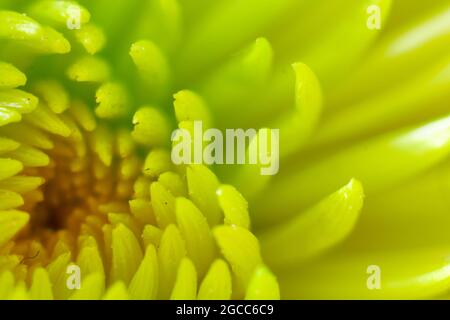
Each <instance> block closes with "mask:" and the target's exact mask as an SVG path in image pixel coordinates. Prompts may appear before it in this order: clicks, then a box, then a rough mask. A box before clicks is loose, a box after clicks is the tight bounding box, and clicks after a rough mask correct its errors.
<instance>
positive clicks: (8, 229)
mask: <svg viewBox="0 0 450 320" xmlns="http://www.w3.org/2000/svg"><path fill="white" fill-rule="evenodd" d="M29 219H30V216H29V215H28V213H26V212H22V211H16V210H10V211H0V247H1V246H3V245H4V244H5V243H7V242H8V241H9V240H11V239H12V238H13V237H14V236H15V235H16V234H17V233H18V232H19V231H20V230H21V229H22V228H23V227H24V226H25V225H26V224H27V223H28V221H29Z"/></svg>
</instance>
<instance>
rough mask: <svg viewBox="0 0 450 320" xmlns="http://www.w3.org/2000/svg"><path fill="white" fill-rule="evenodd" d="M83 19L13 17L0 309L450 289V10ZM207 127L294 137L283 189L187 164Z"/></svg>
mask: <svg viewBox="0 0 450 320" xmlns="http://www.w3.org/2000/svg"><path fill="white" fill-rule="evenodd" d="M80 3H81V4H82V5H84V7H82V6H80V5H79V4H78V3H75V2H73V1H63V0H61V1H53V0H40V1H6V0H3V1H0V4H1V6H0V9H1V11H0V46H1V48H2V49H1V51H0V61H2V62H0V125H1V127H0V210H1V211H2V212H1V214H0V298H19V299H20V298H31V299H39V298H43V299H47V298H48V299H50V298H55V299H66V298H72V299H100V298H106V299H117V298H132V299H155V298H162V299H166V298H173V299H177V298H178V299H180V298H181V299H194V298H199V299H213V298H215V299H229V298H249V299H257V298H267V299H272V298H278V297H279V296H280V293H279V289H278V283H280V286H281V297H284V298H428V297H437V296H440V295H444V294H445V293H446V292H447V291H448V288H449V281H450V263H449V260H448V256H449V252H450V243H449V238H448V227H449V226H450V221H449V215H448V213H449V211H450V210H449V208H450V205H449V202H448V194H449V192H450V185H449V184H448V178H449V159H448V158H449V153H450V117H449V116H450V114H449V111H450V106H449V98H450V96H449V92H450V91H449V88H450V72H449V70H450V69H449V68H450V65H449V54H448V47H449V44H450V43H449V42H450V37H449V35H450V24H449V21H450V19H449V15H450V7H449V5H448V3H447V2H446V1H440V0H437V1H434V2H433V4H426V6H425V5H424V4H423V1H419V0H396V1H395V0H393V1H390V0H363V1H361V0H345V1H344V0H338V1H331V0H318V1H303V0H302V1H298V0H277V1H275V0H258V1H256V0H255V1H254V0H245V1H241V0H239V1H238V0H233V1H228V0H227V1H215V2H212V1H203V0H178V1H177V0H149V1H138V0H131V1H117V2H111V1H108V0H98V1H87V0H86V1H80ZM371 5H377V6H378V7H379V8H380V10H381V13H382V15H381V19H382V22H383V23H382V30H381V32H379V31H377V30H370V29H369V28H367V25H366V20H367V10H366V9H367V8H368V7H369V6H371ZM69 7H71V8H72V9H73V7H75V8H77V9H78V10H79V11H78V12H79V13H80V21H79V22H80V23H81V28H80V29H74V30H70V28H68V25H67V23H68V18H70V17H68V16H67V9H68V8H69ZM22 12H26V15H24V14H22ZM69 20H70V19H69ZM262 36H264V37H262ZM195 120H202V121H203V122H204V123H205V124H206V126H208V127H213V126H215V127H219V128H239V127H242V128H248V127H253V128H261V127H269V128H279V129H280V134H281V137H280V157H281V171H280V174H279V175H277V176H275V177H269V176H261V175H260V171H259V167H258V166H254V165H253V166H252V165H243V166H231V167H218V168H207V167H205V166H202V165H192V166H181V167H175V166H174V165H173V164H172V163H171V160H170V147H171V146H170V132H171V130H173V129H174V128H176V127H179V128H184V129H187V130H192V127H193V122H194V121H195ZM213 170H214V172H216V173H217V176H219V177H220V181H224V182H225V183H226V184H221V182H219V179H218V178H217V176H216V174H215V173H213ZM241 193H242V195H241ZM364 195H365V196H364ZM244 197H245V199H247V200H248V201H249V207H250V210H248V209H247V207H248V205H247V201H246V200H245V199H244ZM250 218H251V219H250ZM250 220H251V223H250ZM250 229H251V230H252V231H250ZM71 264H76V265H78V266H80V268H81V274H82V277H83V278H82V279H83V280H82V283H83V285H82V288H81V289H80V290H75V291H72V290H69V289H68V287H67V283H66V279H67V273H66V270H67V266H70V265H71ZM370 265H377V266H379V267H380V268H381V270H382V287H381V289H380V290H369V289H368V288H367V286H366V283H367V282H366V279H367V273H366V270H367V267H368V266H370ZM271 270H272V271H271ZM272 272H273V273H272ZM274 274H276V277H275V275H274ZM276 278H278V280H277V279H276Z"/></svg>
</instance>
